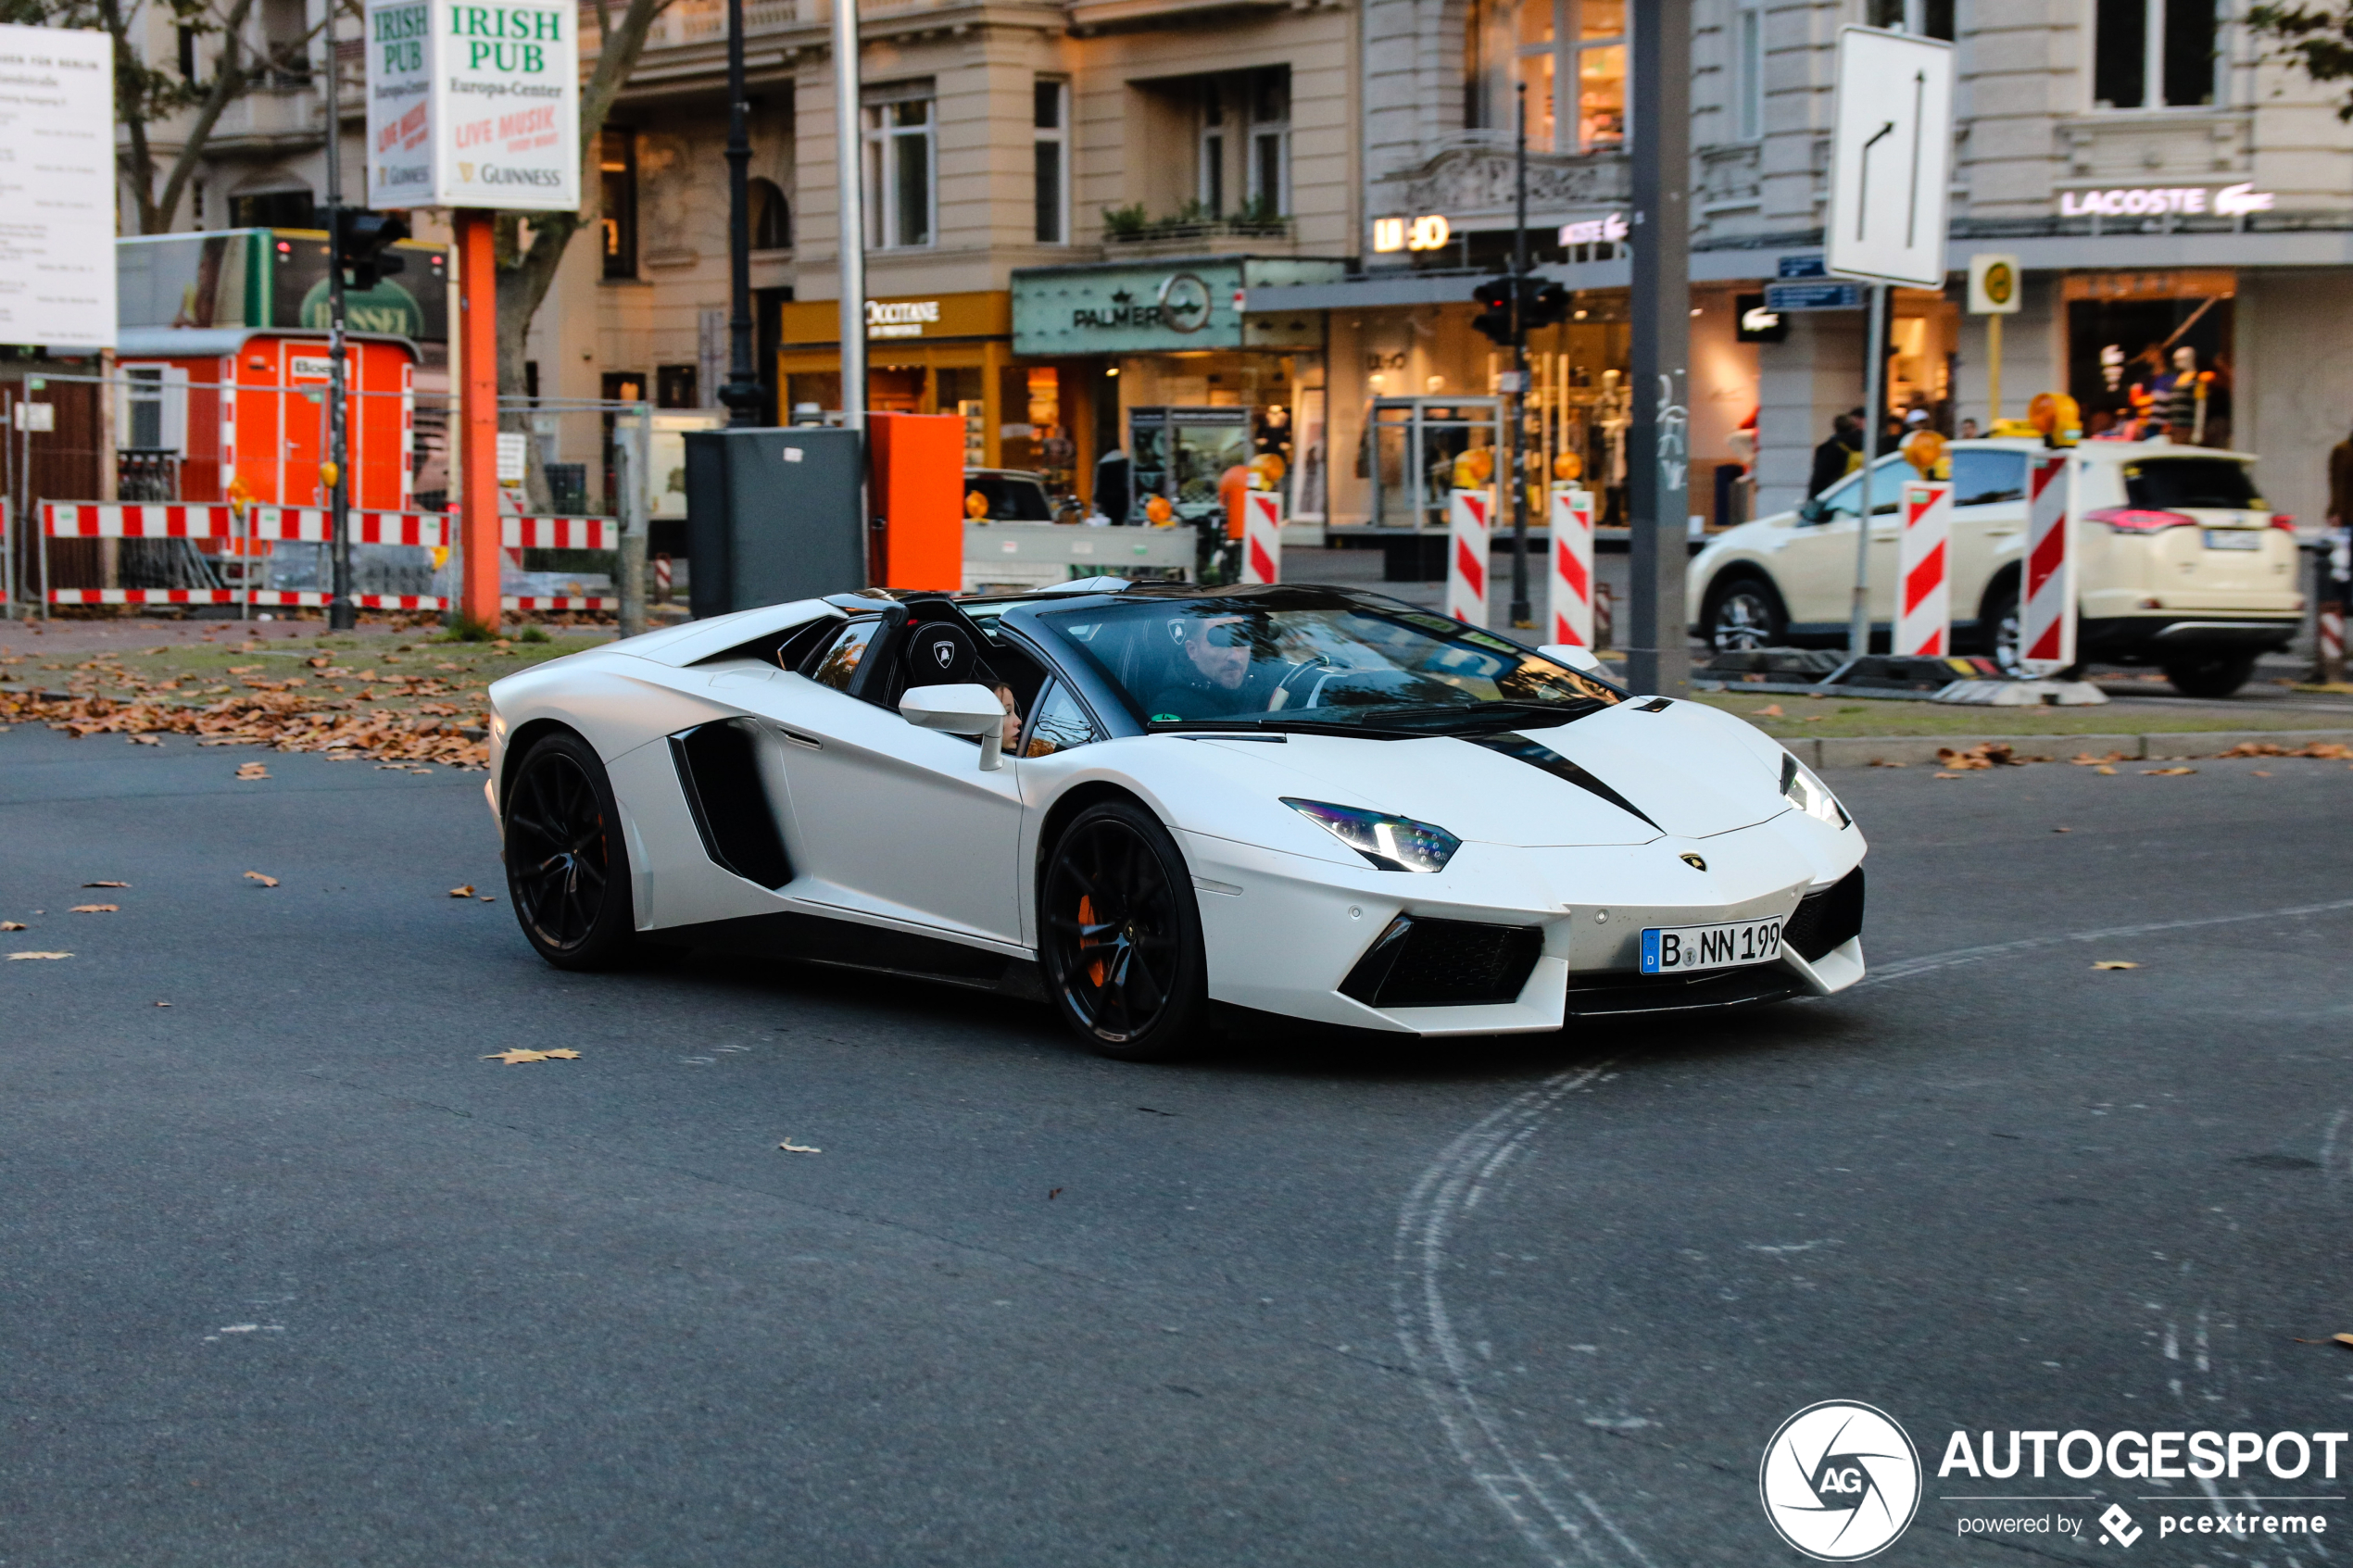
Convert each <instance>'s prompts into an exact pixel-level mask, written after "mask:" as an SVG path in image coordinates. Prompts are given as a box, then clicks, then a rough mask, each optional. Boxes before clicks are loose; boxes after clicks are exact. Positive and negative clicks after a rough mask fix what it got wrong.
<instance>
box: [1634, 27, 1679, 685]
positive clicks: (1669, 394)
mask: <svg viewBox="0 0 2353 1568" xmlns="http://www.w3.org/2000/svg"><path fill="white" fill-rule="evenodd" d="M1630 14H1631V16H1632V19H1633V22H1634V37H1633V56H1634V82H1633V89H1634V91H1633V99H1634V106H1633V107H1634V125H1633V131H1634V136H1633V146H1632V149H1631V150H1632V152H1633V155H1634V157H1633V164H1634V169H1633V175H1634V182H1633V183H1634V232H1633V235H1632V239H1633V242H1634V290H1633V295H1634V297H1633V317H1634V320H1633V328H1634V332H1633V339H1634V341H1633V355H1632V358H1633V376H1632V381H1633V386H1632V388H1631V391H1632V393H1633V408H1632V409H1631V410H1630V411H1631V413H1632V415H1633V420H1632V422H1631V424H1630V426H1629V429H1628V431H1627V433H1626V435H1627V440H1626V482H1627V483H1626V488H1627V491H1628V497H1627V498H1628V500H1629V502H1630V503H1631V505H1632V511H1633V514H1634V515H1633V517H1632V518H1631V519H1630V520H1629V521H1631V522H1632V524H1633V528H1632V530H1631V533H1630V536H1629V539H1628V542H1627V543H1628V557H1629V560H1628V564H1629V568H1630V574H1631V576H1632V579H1633V584H1632V586H1633V593H1632V596H1631V600H1632V602H1631V603H1630V605H1629V607H1628V608H1629V609H1630V610H1631V612H1632V613H1631V614H1630V615H1629V617H1628V621H1629V628H1628V630H1629V633H1630V635H1629V638H1628V644H1627V650H1626V651H1627V655H1628V659H1627V662H1628V671H1627V679H1628V681H1629V684H1631V685H1632V686H1633V688H1634V690H1636V691H1638V692H1656V693H1659V694H1662V695H1665V696H1680V695H1681V694H1682V692H1683V690H1684V688H1685V685H1686V684H1687V683H1688V682H1689V680H1690V678H1691V667H1692V656H1691V637H1690V633H1689V632H1687V631H1686V630H1685V621H1684V613H1683V577H1684V570H1685V567H1686V565H1687V564H1688V560H1689V557H1690V548H1689V546H1688V543H1687V539H1688V535H1689V532H1690V529H1689V524H1688V523H1687V522H1686V521H1685V519H1686V518H1688V517H1689V516H1690V496H1691V489H1690V464H1691V445H1690V441H1689V437H1688V430H1689V426H1690V422H1691V417H1690V412H1689V407H1690V391H1689V388H1690V377H1689V375H1688V373H1687V372H1688V370H1689V369H1690V356H1691V341H1692V287H1691V210H1690V205H1689V202H1688V199H1687V198H1688V196H1689V194H1690V188H1691V157H1692V121H1691V105H1692V0H1647V3H1646V4H1644V5H1642V6H1634V7H1632V8H1631V13H1630Z"/></svg>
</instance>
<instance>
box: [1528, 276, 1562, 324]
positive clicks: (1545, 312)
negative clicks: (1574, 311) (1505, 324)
mask: <svg viewBox="0 0 2353 1568" xmlns="http://www.w3.org/2000/svg"><path fill="white" fill-rule="evenodd" d="M1566 320H1568V291H1567V289H1565V288H1563V287H1561V285H1560V284H1558V283H1555V282H1551V281H1550V280H1548V279H1544V278H1522V279H1521V280H1520V281H1519V324H1520V328H1521V330H1522V331H1527V330H1529V329H1531V328H1535V327H1552V326H1558V325H1559V324H1560V323H1561V322H1563V321H1566Z"/></svg>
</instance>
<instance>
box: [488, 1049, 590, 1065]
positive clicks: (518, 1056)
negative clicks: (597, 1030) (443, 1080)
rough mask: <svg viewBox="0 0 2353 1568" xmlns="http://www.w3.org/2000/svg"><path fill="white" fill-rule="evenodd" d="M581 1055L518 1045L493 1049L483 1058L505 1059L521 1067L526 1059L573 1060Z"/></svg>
mask: <svg viewBox="0 0 2353 1568" xmlns="http://www.w3.org/2000/svg"><path fill="white" fill-rule="evenodd" d="M579 1055H580V1053H579V1052H578V1051H573V1050H553V1051H535V1050H525V1049H524V1048H523V1047H521V1046H516V1047H512V1048H511V1049H508V1050H503V1051H493V1052H491V1053H490V1054H489V1055H488V1056H486V1057H484V1058H483V1059H482V1060H484V1061H503V1062H505V1063H506V1064H507V1065H508V1066H510V1067H520V1066H522V1064H523V1063H524V1062H526V1061H572V1060H575V1059H577V1058H578V1057H579Z"/></svg>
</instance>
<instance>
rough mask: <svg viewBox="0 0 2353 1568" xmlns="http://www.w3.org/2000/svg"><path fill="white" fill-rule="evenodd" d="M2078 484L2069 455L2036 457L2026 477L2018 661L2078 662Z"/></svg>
mask: <svg viewBox="0 0 2353 1568" xmlns="http://www.w3.org/2000/svg"><path fill="white" fill-rule="evenodd" d="M2074 495H2075V486H2074V483H2073V476H2072V470H2071V469H2070V466H2069V463H2068V458H2067V454H2065V453H2064V452H2054V453H2047V454H2037V455H2036V456H2035V458H2033V460H2032V464H2031V465H2030V467H2029V471H2028V474H2027V496H2028V499H2027V504H2026V572H2025V579H2024V581H2023V583H2021V584H2020V592H2019V603H2018V617H2019V634H2018V650H2019V658H2020V659H2021V660H2023V661H2025V662H2026V663H2027V664H2029V665H2038V664H2039V665H2043V666H2046V667H2047V668H2048V669H2049V670H2064V669H2066V668H2067V667H2068V666H2069V665H2070V664H2072V663H2074V662H2075V544H2074V541H2075V529H2074V521H2075V506H2074Z"/></svg>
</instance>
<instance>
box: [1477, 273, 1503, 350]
mask: <svg viewBox="0 0 2353 1568" xmlns="http://www.w3.org/2000/svg"><path fill="white" fill-rule="evenodd" d="M1471 298H1473V299H1474V300H1477V301H1478V307H1479V311H1478V315H1476V316H1474V317H1472V318H1471V325H1472V326H1473V327H1475V328H1477V329H1478V331H1480V332H1484V333H1486V334H1487V335H1488V336H1489V337H1491V338H1492V339H1494V340H1495V341H1496V342H1497V343H1500V344H1503V345H1505V346H1506V347H1508V346H1510V345H1511V341H1512V280H1511V279H1509V278H1490V279H1488V280H1487V281H1486V282H1483V283H1481V284H1479V285H1478V287H1477V288H1475V289H1473V290H1471Z"/></svg>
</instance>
